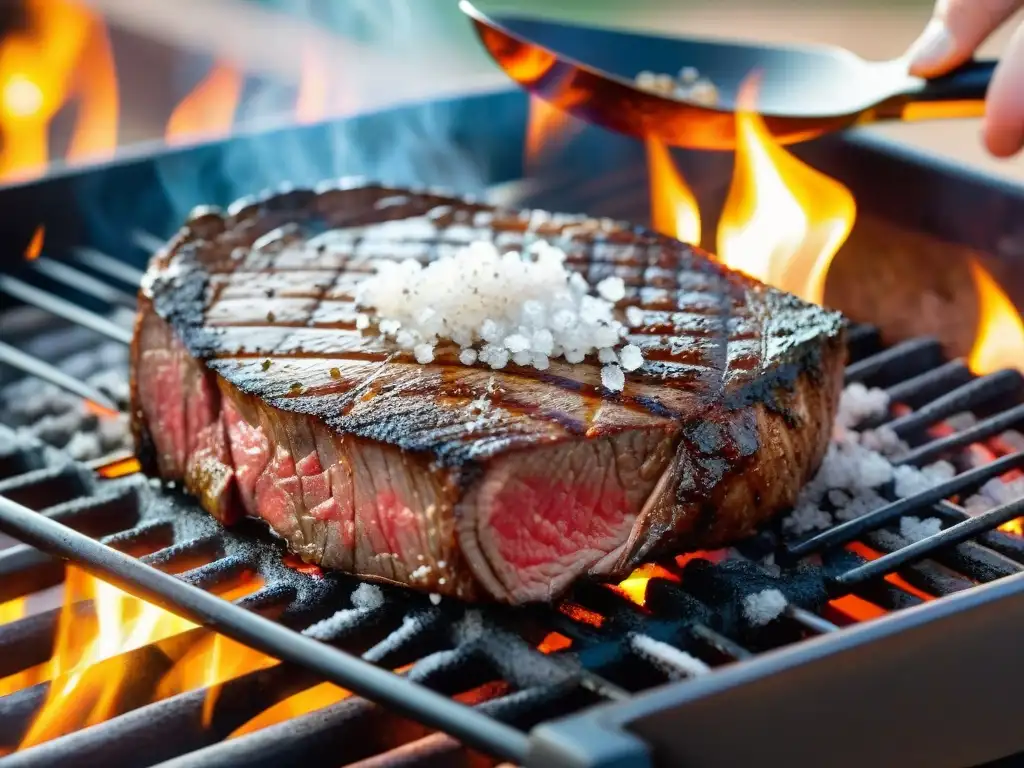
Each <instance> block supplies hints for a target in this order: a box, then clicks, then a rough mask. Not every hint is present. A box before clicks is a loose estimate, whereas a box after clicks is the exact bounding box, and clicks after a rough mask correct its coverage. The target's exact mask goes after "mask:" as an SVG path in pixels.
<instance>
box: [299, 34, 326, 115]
mask: <svg viewBox="0 0 1024 768" xmlns="http://www.w3.org/2000/svg"><path fill="white" fill-rule="evenodd" d="M300 77H301V79H300V81H299V94H298V98H297V99H296V101H295V119H296V120H297V121H298V122H299V123H315V122H316V121H317V120H323V119H324V117H326V116H327V108H328V87H327V86H328V82H329V80H328V75H327V65H326V63H325V61H324V57H323V55H322V54H321V53H320V51H319V50H318V49H317V48H316V47H313V46H310V47H307V48H305V49H303V51H302V70H301V75H300Z"/></svg>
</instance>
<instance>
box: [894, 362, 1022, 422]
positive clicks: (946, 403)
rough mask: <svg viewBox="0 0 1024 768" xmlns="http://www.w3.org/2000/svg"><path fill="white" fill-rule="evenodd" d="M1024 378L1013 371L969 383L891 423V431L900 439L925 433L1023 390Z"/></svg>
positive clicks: (983, 377)
mask: <svg viewBox="0 0 1024 768" xmlns="http://www.w3.org/2000/svg"><path fill="white" fill-rule="evenodd" d="M1022 385H1024V378H1022V377H1021V375H1020V373H1018V372H1017V371H1013V370H1002V371H996V372H995V373H991V374H989V375H988V376H982V377H981V378H978V379H974V380H972V381H969V382H968V383H967V384H964V385H963V386H961V387H957V388H956V389H954V390H953V391H952V392H947V393H946V394H945V395H943V396H942V397H940V398H938V399H936V400H933V401H932V402H930V403H928V404H927V405H924V406H922V407H921V408H918V409H917V410H916V411H913V412H911V413H908V414H907V415H906V416H903V417H900V418H898V419H894V420H893V421H891V422H889V429H891V430H892V431H893V432H895V433H896V434H897V435H899V436H900V437H906V436H907V435H912V434H914V433H915V432H921V431H923V430H925V429H927V428H928V427H931V426H934V425H935V424H937V423H938V422H940V421H942V420H943V419H945V418H948V417H949V416H952V415H953V414H955V413H960V412H962V411H969V410H973V409H975V408H977V407H978V406H979V405H982V404H984V403H985V402H987V401H990V400H994V399H996V398H998V397H1004V396H1006V395H1011V394H1014V393H1016V392H1019V391H1020V390H1021V386H1022Z"/></svg>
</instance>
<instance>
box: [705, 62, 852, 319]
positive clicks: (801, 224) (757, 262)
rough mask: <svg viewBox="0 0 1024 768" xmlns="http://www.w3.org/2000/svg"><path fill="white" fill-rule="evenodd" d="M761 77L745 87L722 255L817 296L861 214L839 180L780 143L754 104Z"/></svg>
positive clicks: (721, 230)
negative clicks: (798, 158)
mask: <svg viewBox="0 0 1024 768" xmlns="http://www.w3.org/2000/svg"><path fill="white" fill-rule="evenodd" d="M756 88H757V81H756V80H755V79H752V78H748V80H747V81H746V82H745V83H744V84H743V86H742V87H741V89H740V96H739V102H738V103H739V105H740V107H741V109H740V111H739V112H737V114H736V134H737V147H736V168H735V171H734V173H733V178H732V184H731V186H730V188H729V195H728V197H727V198H726V201H725V206H724V208H723V210H722V218H721V221H720V222H719V225H718V256H719V258H721V259H722V261H723V262H724V263H726V264H727V265H728V266H730V267H732V268H733V269H737V270H739V271H741V272H745V273H747V274H748V275H751V276H752V277H756V278H757V279H759V280H761V281H762V282H765V283H768V284H769V285H773V286H775V287H776V288H780V289H781V290H784V291H789V292H790V293H794V294H796V295H797V296H799V297H801V298H802V299H805V300H807V301H810V302H814V303H816V304H820V303H822V300H823V299H824V295H825V277H826V275H827V273H828V268H829V264H831V262H832V259H833V257H834V256H835V254H836V251H838V250H839V247H840V246H841V245H842V244H843V243H844V242H845V241H846V238H847V236H849V234H850V230H851V228H852V227H853V221H854V218H855V217H856V205H855V204H854V200H853V195H852V194H850V191H849V190H848V189H846V187H844V186H843V185H842V184H840V183H839V182H837V181H835V180H834V179H831V178H829V177H828V176H825V175H824V174H822V173H820V172H818V171H816V170H814V169H813V168H811V167H810V166H807V165H804V164H803V163H802V162H800V161H799V160H797V159H796V158H795V157H793V155H791V154H789V153H788V152H787V151H786V150H784V149H783V148H782V147H781V146H779V145H778V144H776V143H775V141H774V140H773V139H772V137H771V134H770V133H769V132H768V130H767V128H766V127H765V125H764V122H763V121H762V120H761V118H760V117H759V116H758V115H757V114H756V113H755V112H754V111H753V104H754V101H755V98H756Z"/></svg>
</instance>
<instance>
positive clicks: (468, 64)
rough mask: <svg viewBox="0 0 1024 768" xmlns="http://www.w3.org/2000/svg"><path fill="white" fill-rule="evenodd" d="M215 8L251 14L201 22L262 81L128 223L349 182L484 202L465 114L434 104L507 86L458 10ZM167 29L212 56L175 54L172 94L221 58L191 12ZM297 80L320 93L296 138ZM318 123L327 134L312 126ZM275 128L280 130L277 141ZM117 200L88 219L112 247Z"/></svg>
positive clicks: (302, 2)
mask: <svg viewBox="0 0 1024 768" xmlns="http://www.w3.org/2000/svg"><path fill="white" fill-rule="evenodd" d="M109 1H110V0H108V2H109ZM141 5H145V3H140V4H139V6H141ZM181 5H191V2H190V1H189V0H183V2H182V3H181ZM212 5H213V4H211V6H212ZM220 5H221V6H222V8H221V9H220V10H219V11H218V13H221V12H222V11H223V6H227V5H233V6H235V7H238V8H244V9H245V12H246V13H247V14H249V15H248V16H246V17H245V20H244V22H243V21H241V20H240V21H238V22H237V23H228V22H227V20H226V18H225V17H223V16H218V17H217V18H216V19H215V20H214V19H213V17H211V21H210V22H209V23H211V24H212V23H214V22H215V23H216V24H217V25H219V26H220V27H221V28H220V29H218V30H217V35H219V36H220V38H221V41H222V43H223V44H222V45H221V46H220V49H222V50H223V51H226V52H228V54H227V55H228V58H229V60H230V61H231V62H232V63H234V64H235V65H236V66H239V68H240V69H241V70H242V71H244V72H246V73H252V72H257V73H258V76H257V77H250V78H248V80H247V85H246V88H245V89H244V92H243V96H242V100H241V103H240V104H239V106H238V109H237V112H236V121H235V125H236V127H237V134H236V135H235V136H234V137H232V139H231V140H230V141H227V142H225V143H224V145H223V149H222V150H210V151H203V152H200V153H196V152H188V151H186V152H183V153H180V154H171V155H168V156H167V157H165V158H162V159H160V160H158V161H157V163H156V172H157V180H158V182H159V189H158V190H154V192H159V193H161V194H160V197H161V199H160V200H156V201H154V200H151V199H148V197H147V194H146V191H145V190H136V191H135V193H134V195H133V197H132V201H131V205H132V206H133V207H136V208H138V209H139V210H138V211H137V214H138V215H137V216H136V219H137V220H140V221H147V222H148V221H153V220H154V218H156V217H157V215H156V213H154V210H152V209H154V207H155V208H162V209H165V210H166V208H167V204H168V203H169V204H170V217H171V220H170V221H166V216H165V217H160V218H164V219H165V221H164V223H163V226H162V230H161V231H157V232H154V233H153V234H156V235H159V236H166V235H167V234H169V233H170V232H171V231H173V229H174V228H175V226H176V224H177V223H180V221H181V219H182V218H183V217H184V216H185V215H186V214H187V212H188V211H189V210H191V209H192V208H193V207H195V206H196V205H200V204H207V203H209V204H217V205H225V204H227V203H229V202H231V201H232V200H233V199H236V198H238V197H243V196H248V195H252V194H257V193H259V192H261V191H263V190H266V189H273V188H277V187H280V186H288V185H294V186H307V185H312V184H316V183H318V182H321V181H325V180H330V179H337V178H340V177H346V176H351V175H358V176H363V177H366V178H368V179H372V180H379V181H383V182H389V183H397V184H403V185H412V186H439V187H444V188H447V189H451V190H453V191H456V192H459V193H464V194H481V193H482V192H483V191H484V190H485V188H486V187H487V185H488V183H489V182H490V179H489V174H488V172H487V169H486V168H483V167H481V164H480V162H479V159H478V158H477V157H476V156H475V155H474V153H472V152H469V151H468V150H467V148H466V145H465V144H466V142H465V140H464V139H465V134H466V133H467V131H466V127H467V126H466V125H465V115H464V111H463V110H461V109H460V108H459V107H458V106H457V105H454V106H453V105H452V104H451V103H446V102H445V101H444V97H453V96H459V95H463V94H466V93H474V92H475V93H481V92H484V91H491V90H496V89H499V88H502V87H504V86H505V84H506V81H505V80H504V78H503V76H502V75H501V74H500V73H499V72H498V70H497V68H496V67H495V66H493V64H492V63H491V62H490V60H489V59H488V58H487V56H486V54H485V53H484V52H483V51H482V49H481V48H480V46H479V44H478V43H477V41H476V39H475V36H474V33H473V32H472V30H471V27H470V25H469V23H468V21H467V20H466V19H465V18H463V17H462V15H461V13H460V12H459V11H458V9H457V5H456V3H454V2H441V1H440V0H345V1H344V2H341V1H339V2H321V1H320V0H264V2H262V3H246V2H241V1H240V0H225V2H222V3H220ZM139 6H135V8H136V10H135V11H134V12H135V13H137V14H138V13H140V12H139V11H138V10H137V9H138V7H139ZM125 7H126V8H127V6H125ZM154 7H156V6H154ZM196 8H197V9H198V8H199V6H198V5H197V6H196ZM126 12H127V11H126ZM239 12H241V11H239ZM133 18H137V17H133ZM189 25H191V26H189ZM166 26H167V27H168V37H172V36H175V37H176V38H177V39H178V40H179V41H180V40H181V39H183V38H185V37H188V36H189V35H191V38H189V39H193V40H197V41H198V40H200V39H201V38H202V40H203V44H202V45H200V44H199V43H196V45H195V46H193V51H195V50H198V49H200V48H203V47H204V46H206V48H207V49H208V50H207V55H205V56H204V55H201V54H199V55H196V54H195V53H194V52H193V53H189V54H184V55H183V56H182V58H181V62H180V69H179V72H178V75H179V82H178V84H177V85H178V86H179V87H180V92H181V95H184V94H185V93H187V92H188V91H189V90H190V89H191V88H192V87H194V86H195V84H196V82H197V81H198V80H199V79H200V78H201V77H202V75H203V73H204V72H206V71H208V69H209V67H210V65H211V63H212V62H213V61H215V60H217V59H218V58H220V60H224V56H225V54H222V53H221V52H220V50H209V48H210V44H211V41H210V40H208V39H206V38H205V37H204V35H207V36H213V35H211V33H210V30H208V29H205V28H203V29H200V27H202V26H203V25H198V24H197V23H196V21H195V19H194V18H190V17H189V9H187V8H181V13H179V14H176V15H175V16H173V17H172V16H170V15H168V17H167V20H166ZM172 27H173V29H172ZM303 78H305V80H303ZM310 78H314V80H313V81H311V80H310ZM303 82H305V84H306V86H307V88H308V86H309V85H310V83H311V82H313V83H314V85H318V86H319V87H318V88H315V89H310V91H309V92H308V93H307V94H306V102H307V103H306V104H305V106H304V107H303V108H300V112H304V113H306V114H300V115H299V117H300V118H304V119H305V120H306V122H309V123H310V124H309V125H305V126H300V127H298V128H295V127H294V124H295V122H296V114H295V104H296V101H297V99H298V100H299V101H300V102H301V101H302V99H303V96H302V95H301V86H302V84H303ZM395 104H397V105H399V108H398V109H396V110H394V111H393V112H392V113H391V114H389V116H388V117H387V118H386V119H383V118H363V117H358V118H356V119H353V120H344V119H337V120H335V119H334V118H344V117H346V116H351V115H361V114H364V113H368V112H373V111H375V110H380V109H387V108H389V107H390V105H395ZM318 117H319V118H326V119H328V120H330V122H329V124H326V125H325V124H318V121H316V120H315V118H318ZM484 117H486V116H484ZM498 117H499V116H494V119H498ZM275 125H276V126H287V128H286V129H280V130H274V129H273V127H272V126H275ZM520 130H521V129H520ZM477 131H480V132H483V133H486V132H487V127H486V126H473V131H471V133H476V132H477ZM477 154H478V153H477ZM113 200H114V199H113V198H110V197H109V196H108V197H107V198H106V199H104V198H103V197H102V196H101V197H97V196H95V194H94V195H93V198H92V200H91V201H90V203H91V205H92V206H93V209H94V211H95V212H96V215H94V216H93V218H92V221H91V223H92V224H94V225H95V226H96V227H98V228H102V229H104V230H106V232H105V233H104V234H108V235H110V234H113V230H122V231H123V226H124V221H125V219H126V218H128V217H129V216H128V213H129V212H128V211H125V210H124V207H123V206H124V196H123V195H117V196H116V201H117V206H118V210H110V205H106V206H104V203H105V202H107V203H112V202H113ZM104 207H106V208H107V210H96V209H102V208H104Z"/></svg>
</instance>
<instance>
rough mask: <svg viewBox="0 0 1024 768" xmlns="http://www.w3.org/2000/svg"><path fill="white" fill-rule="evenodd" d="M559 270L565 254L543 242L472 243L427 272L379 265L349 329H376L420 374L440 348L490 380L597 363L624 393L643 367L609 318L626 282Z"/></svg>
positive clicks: (635, 313)
mask: <svg viewBox="0 0 1024 768" xmlns="http://www.w3.org/2000/svg"><path fill="white" fill-rule="evenodd" d="M565 262H566V255H565V253H564V252H563V251H562V250H561V249H559V248H557V247H555V246H553V245H552V244H550V243H548V242H546V241H543V240H541V241H538V242H536V243H534V244H533V245H531V247H530V248H528V249H526V250H525V251H524V252H519V251H512V252H506V253H502V252H501V251H499V250H498V248H497V247H496V246H495V245H494V243H491V242H486V241H481V242H474V243H470V244H469V245H467V246H466V247H464V248H462V249H460V250H459V251H457V252H456V253H455V254H453V255H446V256H443V257H441V258H439V259H437V260H435V261H432V262H430V263H429V264H427V265H425V266H424V265H423V264H421V263H420V262H418V261H416V260H413V259H407V260H405V261H395V260H388V259H382V260H380V261H378V262H376V263H375V268H376V272H375V273H374V274H373V275H371V276H369V277H368V278H367V279H366V280H364V281H363V282H362V283H360V284H359V286H358V288H357V289H356V297H355V298H356V304H357V305H358V307H359V308H360V310H361V311H360V313H359V314H358V316H357V317H356V328H357V329H360V330H365V329H369V328H371V327H372V326H373V325H374V324H375V325H376V327H377V330H378V331H379V332H380V333H381V334H382V335H384V336H385V337H388V338H390V339H393V340H394V342H395V343H396V344H397V345H398V346H399V347H401V348H403V349H406V350H409V351H410V352H412V354H413V357H414V358H415V359H416V361H417V362H419V363H421V364H424V365H425V364H427V363H431V362H433V360H434V358H435V355H436V353H437V349H438V347H439V346H440V345H441V344H442V343H444V342H451V343H453V344H455V345H457V346H458V347H459V348H460V351H459V354H458V360H459V362H460V363H462V364H463V365H475V364H483V365H487V366H489V367H490V368H492V369H494V370H500V369H502V368H504V367H505V366H507V365H509V363H513V364H515V365H518V366H521V367H532V368H536V369H537V370H541V371H543V370H546V369H547V368H548V367H549V366H550V364H551V360H552V359H557V358H561V359H563V360H565V361H566V362H568V363H571V364H575V363H581V362H583V360H585V359H586V358H587V356H588V355H595V356H596V357H597V359H598V360H599V361H600V363H601V364H602V368H601V384H602V385H603V386H604V387H605V388H606V389H608V390H610V391H613V392H621V391H622V390H623V388H624V387H625V383H626V377H625V372H626V371H635V370H637V369H639V368H640V367H642V366H643V363H644V357H643V352H642V350H641V349H640V348H639V347H637V346H636V345H634V344H628V343H626V339H625V337H626V335H627V326H626V325H624V324H623V323H622V322H621V320H620V319H619V316H618V315H617V313H616V309H615V304H616V302H618V301H620V300H622V299H623V298H625V296H626V285H625V282H624V281H623V280H622V278H621V277H615V276H611V277H606V278H605V279H603V280H601V281H600V282H599V283H597V285H595V286H591V285H590V284H589V283H588V282H587V281H586V280H585V279H584V278H583V276H582V275H580V274H579V273H578V272H575V271H573V270H571V269H568V268H567V267H566V264H565ZM626 319H627V321H628V323H629V325H640V324H642V322H643V312H642V311H641V310H637V309H636V308H633V307H631V308H629V309H628V310H626Z"/></svg>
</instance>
